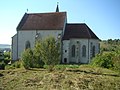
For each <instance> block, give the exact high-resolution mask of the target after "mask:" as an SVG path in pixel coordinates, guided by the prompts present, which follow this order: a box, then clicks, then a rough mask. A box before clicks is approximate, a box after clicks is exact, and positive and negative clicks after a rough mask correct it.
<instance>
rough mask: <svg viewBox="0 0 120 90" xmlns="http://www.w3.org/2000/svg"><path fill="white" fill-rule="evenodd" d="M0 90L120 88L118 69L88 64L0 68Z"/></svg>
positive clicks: (105, 89)
mask: <svg viewBox="0 0 120 90" xmlns="http://www.w3.org/2000/svg"><path fill="white" fill-rule="evenodd" d="M0 90H120V76H119V73H118V72H115V71H112V70H108V69H103V68H98V67H91V66H88V65H81V66H79V67H78V68H70V67H68V68H65V69H61V70H55V71H53V72H48V71H47V70H46V69H31V70H25V69H24V68H19V69H13V70H0Z"/></svg>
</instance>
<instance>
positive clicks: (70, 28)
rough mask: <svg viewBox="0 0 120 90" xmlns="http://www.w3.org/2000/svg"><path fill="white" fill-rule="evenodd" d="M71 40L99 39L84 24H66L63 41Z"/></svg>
mask: <svg viewBox="0 0 120 90" xmlns="http://www.w3.org/2000/svg"><path fill="white" fill-rule="evenodd" d="M71 38H87V39H99V38H98V37H97V36H96V35H95V34H94V33H93V32H92V30H91V29H90V28H89V27H88V26H87V25H86V24H85V23H81V24H66V27H65V32H64V35H63V38H62V39H63V40H69V39H71Z"/></svg>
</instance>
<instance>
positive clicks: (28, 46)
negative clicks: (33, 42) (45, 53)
mask: <svg viewBox="0 0 120 90" xmlns="http://www.w3.org/2000/svg"><path fill="white" fill-rule="evenodd" d="M28 48H30V42H29V41H26V44H25V49H28Z"/></svg>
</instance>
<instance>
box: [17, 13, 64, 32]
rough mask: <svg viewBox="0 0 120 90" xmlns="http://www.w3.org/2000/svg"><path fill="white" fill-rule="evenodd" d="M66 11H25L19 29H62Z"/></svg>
mask: <svg viewBox="0 0 120 90" xmlns="http://www.w3.org/2000/svg"><path fill="white" fill-rule="evenodd" d="M65 19H66V12H53V13H33V14H27V13H25V14H24V16H23V18H22V19H21V21H20V23H19V25H18V27H17V30H62V29H63V27H64V24H65Z"/></svg>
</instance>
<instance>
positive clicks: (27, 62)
mask: <svg viewBox="0 0 120 90" xmlns="http://www.w3.org/2000/svg"><path fill="white" fill-rule="evenodd" d="M22 60H23V66H24V67H25V68H26V69H29V68H32V67H33V63H34V62H33V51H32V50H31V49H27V50H25V51H24V52H23V53H22Z"/></svg>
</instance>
